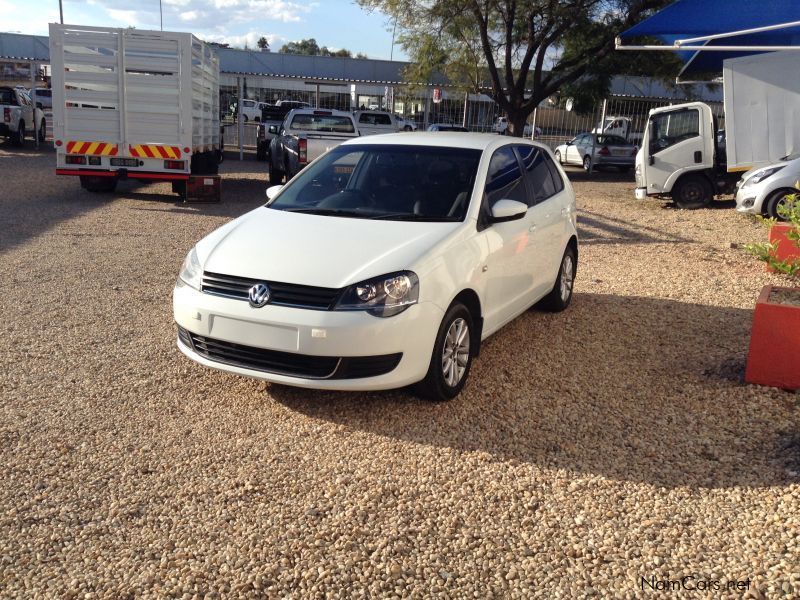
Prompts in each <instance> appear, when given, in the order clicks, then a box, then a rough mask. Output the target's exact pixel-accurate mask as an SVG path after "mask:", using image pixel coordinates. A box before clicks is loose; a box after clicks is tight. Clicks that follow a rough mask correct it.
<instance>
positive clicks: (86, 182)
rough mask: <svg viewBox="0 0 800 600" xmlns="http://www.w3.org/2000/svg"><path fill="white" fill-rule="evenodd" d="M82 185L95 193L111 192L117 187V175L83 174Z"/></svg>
mask: <svg viewBox="0 0 800 600" xmlns="http://www.w3.org/2000/svg"><path fill="white" fill-rule="evenodd" d="M80 180H81V187H82V188H83V189H85V190H86V191H87V192H92V193H93V194H102V193H110V192H113V191H114V190H116V189H117V178H116V177H92V176H90V175H81V176H80Z"/></svg>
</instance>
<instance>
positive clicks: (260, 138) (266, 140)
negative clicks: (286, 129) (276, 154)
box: [256, 101, 305, 160]
mask: <svg viewBox="0 0 800 600" xmlns="http://www.w3.org/2000/svg"><path fill="white" fill-rule="evenodd" d="M293 104H298V103H297V102H294V101H290V102H284V103H282V104H280V105H276V106H272V105H270V104H266V105H264V106H263V107H262V108H261V122H260V123H259V124H258V130H257V131H256V160H269V146H270V143H271V142H272V138H274V137H275V135H276V134H274V133H270V128H271V127H275V128H276V129H279V128H280V126H281V124H282V123H283V120H284V119H285V118H286V115H288V114H289V111H291V110H292V109H294V108H298V107H297V106H293ZM302 104H305V103H302Z"/></svg>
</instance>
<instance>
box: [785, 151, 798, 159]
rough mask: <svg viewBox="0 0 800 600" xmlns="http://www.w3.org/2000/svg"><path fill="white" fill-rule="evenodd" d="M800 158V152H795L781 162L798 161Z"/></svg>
mask: <svg viewBox="0 0 800 600" xmlns="http://www.w3.org/2000/svg"><path fill="white" fill-rule="evenodd" d="M798 158H800V152H793V153H792V154H787V155H786V156H784V157H783V158H782V159H781V160H797V159H798Z"/></svg>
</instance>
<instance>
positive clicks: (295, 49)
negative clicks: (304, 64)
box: [279, 38, 367, 58]
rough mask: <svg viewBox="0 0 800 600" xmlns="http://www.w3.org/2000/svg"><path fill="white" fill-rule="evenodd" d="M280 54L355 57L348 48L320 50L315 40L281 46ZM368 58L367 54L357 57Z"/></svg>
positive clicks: (323, 48)
mask: <svg viewBox="0 0 800 600" xmlns="http://www.w3.org/2000/svg"><path fill="white" fill-rule="evenodd" d="M279 52H281V53H283V54H305V55H307V56H339V57H344V58H352V56H353V53H352V52H350V50H348V49H346V48H339V49H338V50H330V49H329V48H328V47H327V46H322V47H321V48H320V46H319V44H317V40H315V39H314V38H308V39H307V40H300V41H299V42H289V43H288V44H284V45H283V46H281V49H280V50H279ZM366 57H367V56H366V54H361V53H360V52H359V53H358V54H357V55H356V58H366Z"/></svg>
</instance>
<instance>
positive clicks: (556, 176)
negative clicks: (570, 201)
mask: <svg viewBox="0 0 800 600" xmlns="http://www.w3.org/2000/svg"><path fill="white" fill-rule="evenodd" d="M542 155H543V156H544V162H545V163H546V164H547V168H548V169H550V175H551V176H552V178H553V185H554V186H555V190H556V191H555V193H556V194H557V193H558V192H560V191H561V190H563V189H564V180H563V179H561V173H559V172H558V167H556V163H554V162H553V159H551V158H550V156H549V155H548V154H545V153H544V152H542Z"/></svg>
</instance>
